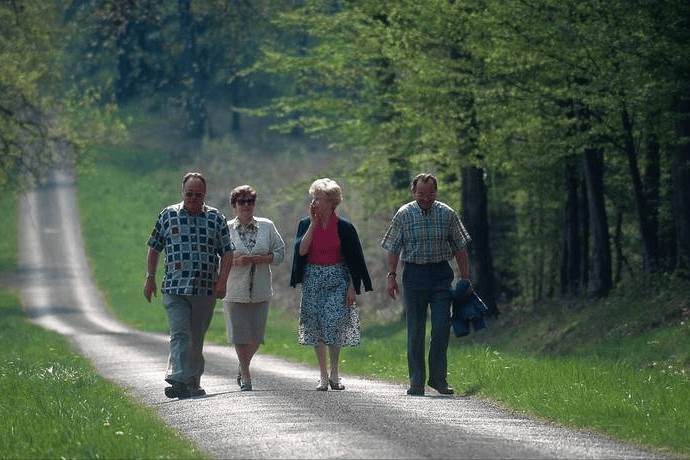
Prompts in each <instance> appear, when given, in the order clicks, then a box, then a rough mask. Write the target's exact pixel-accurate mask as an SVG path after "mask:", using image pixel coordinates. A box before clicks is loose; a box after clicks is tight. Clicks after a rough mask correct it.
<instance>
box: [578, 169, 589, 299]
mask: <svg viewBox="0 0 690 460" xmlns="http://www.w3.org/2000/svg"><path fill="white" fill-rule="evenodd" d="M579 182H580V201H579V206H580V215H581V216H582V221H581V223H582V227H581V233H580V234H581V235H582V252H581V254H582V261H581V262H580V269H581V270H582V272H581V275H580V280H581V286H582V288H583V289H585V290H586V289H587V286H588V285H589V265H590V264H589V200H588V199H587V183H586V180H585V179H583V178H581V179H580V181H579Z"/></svg>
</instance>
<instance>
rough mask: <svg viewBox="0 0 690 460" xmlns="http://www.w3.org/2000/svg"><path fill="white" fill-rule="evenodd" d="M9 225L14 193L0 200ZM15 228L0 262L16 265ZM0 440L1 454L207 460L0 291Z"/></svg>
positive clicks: (0, 246)
mask: <svg viewBox="0 0 690 460" xmlns="http://www.w3.org/2000/svg"><path fill="white" fill-rule="evenodd" d="M0 212H2V215H3V216H4V218H5V220H4V223H5V224H6V227H7V228H9V229H14V228H15V225H16V213H15V205H14V197H5V198H2V199H0ZM14 234H15V232H14V231H12V232H10V233H9V234H8V235H7V236H6V237H5V238H3V239H2V240H0V261H2V263H0V266H1V267H2V270H3V271H6V272H9V271H10V270H13V269H14V268H15V267H16V263H15V260H16V259H15V257H16V249H17V248H16V238H15V237H14ZM0 330H2V334H0V349H2V355H0V394H2V398H0V414H2V417H1V418H0V445H1V446H3V447H2V457H3V458H181V457H183V458H205V455H203V454H202V453H201V452H199V451H198V450H197V449H196V448H194V447H191V446H190V443H189V442H188V441H187V440H185V439H182V438H181V437H180V436H179V435H178V434H177V433H175V432H174V431H173V430H172V429H170V428H168V427H167V426H165V424H163V423H162V422H161V420H160V419H159V418H158V417H157V416H156V415H155V414H154V413H153V410H152V409H148V408H142V407H141V406H140V405H138V404H136V403H135V402H134V401H133V400H131V399H130V398H129V396H128V395H127V394H126V393H125V392H124V391H123V390H122V389H120V388H118V387H117V386H115V385H113V384H112V383H110V382H107V381H105V380H104V379H102V378H101V377H99V376H98V375H97V374H96V372H95V370H94V369H93V367H92V366H91V365H90V363H89V362H88V361H87V360H86V359H84V358H82V357H80V356H79V355H77V354H76V353H74V352H73V351H72V349H71V347H70V345H69V343H68V342H67V340H65V339H64V338H63V337H61V336H60V335H58V334H56V333H53V332H50V331H46V330H44V329H42V328H40V327H38V326H34V325H32V324H31V323H30V322H29V321H28V319H27V318H26V316H25V315H24V312H23V311H22V309H21V306H20V303H19V300H18V299H17V297H16V295H14V294H13V293H11V292H9V291H7V290H3V289H0Z"/></svg>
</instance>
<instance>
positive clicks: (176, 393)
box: [164, 382, 192, 399]
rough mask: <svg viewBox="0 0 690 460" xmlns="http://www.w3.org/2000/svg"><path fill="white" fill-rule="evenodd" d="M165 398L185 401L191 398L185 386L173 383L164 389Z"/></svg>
mask: <svg viewBox="0 0 690 460" xmlns="http://www.w3.org/2000/svg"><path fill="white" fill-rule="evenodd" d="M164 392H165V396H167V397H168V398H171V399H173V398H178V399H185V398H189V397H191V396H192V395H191V393H190V392H189V388H188V387H187V385H186V384H184V383H179V382H175V383H173V384H172V386H170V387H165V390H164Z"/></svg>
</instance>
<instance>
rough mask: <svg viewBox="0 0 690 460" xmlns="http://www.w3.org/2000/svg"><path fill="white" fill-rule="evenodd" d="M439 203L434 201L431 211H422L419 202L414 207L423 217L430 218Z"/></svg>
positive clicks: (415, 202)
mask: <svg viewBox="0 0 690 460" xmlns="http://www.w3.org/2000/svg"><path fill="white" fill-rule="evenodd" d="M437 203H438V202H437V201H435V200H434V202H433V203H431V207H430V208H429V209H422V207H421V206H419V203H417V201H416V200H415V201H414V205H413V206H414V207H415V209H418V210H419V212H421V213H422V215H423V216H428V215H429V214H430V213H431V212H432V211H433V210H434V208H435V207H436V206H437Z"/></svg>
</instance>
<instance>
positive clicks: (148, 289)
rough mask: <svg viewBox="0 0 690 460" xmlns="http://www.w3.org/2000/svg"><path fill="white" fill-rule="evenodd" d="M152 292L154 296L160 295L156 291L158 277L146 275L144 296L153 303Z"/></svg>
mask: <svg viewBox="0 0 690 460" xmlns="http://www.w3.org/2000/svg"><path fill="white" fill-rule="evenodd" d="M151 294H153V296H154V297H157V296H158V294H157V293H156V278H154V277H152V276H151V277H146V284H144V297H145V298H146V300H147V301H148V303H151Z"/></svg>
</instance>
